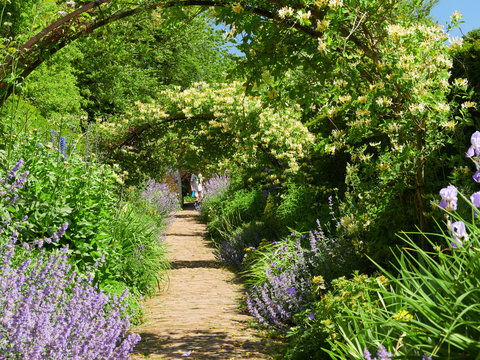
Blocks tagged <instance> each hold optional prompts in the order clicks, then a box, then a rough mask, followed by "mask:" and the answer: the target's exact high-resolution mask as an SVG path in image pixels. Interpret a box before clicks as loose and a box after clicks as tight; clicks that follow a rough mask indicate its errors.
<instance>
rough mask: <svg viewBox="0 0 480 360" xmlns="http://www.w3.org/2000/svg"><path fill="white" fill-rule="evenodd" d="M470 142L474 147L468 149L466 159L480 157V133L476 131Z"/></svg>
mask: <svg viewBox="0 0 480 360" xmlns="http://www.w3.org/2000/svg"><path fill="white" fill-rule="evenodd" d="M470 142H471V143H472V146H470V147H469V148H468V150H467V155H466V157H468V158H470V157H472V156H474V155H477V156H478V155H480V131H475V132H474V133H473V135H472V137H471V138H470Z"/></svg>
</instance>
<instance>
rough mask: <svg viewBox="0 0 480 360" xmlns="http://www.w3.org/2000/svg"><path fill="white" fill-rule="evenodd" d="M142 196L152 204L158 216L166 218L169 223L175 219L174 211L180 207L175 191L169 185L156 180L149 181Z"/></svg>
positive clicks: (149, 204)
mask: <svg viewBox="0 0 480 360" xmlns="http://www.w3.org/2000/svg"><path fill="white" fill-rule="evenodd" d="M141 198H142V199H143V200H144V201H145V202H146V203H147V204H148V206H151V208H152V209H153V210H154V212H155V215H156V216H158V217H159V218H162V219H166V220H167V223H168V222H170V221H171V220H172V219H173V213H174V212H175V211H177V210H178V209H179V207H180V205H179V202H178V199H177V197H176V195H175V193H174V192H172V191H171V190H170V189H169V187H168V185H167V184H159V183H156V182H155V181H154V180H149V181H148V182H147V184H146V187H145V190H144V191H143V192H142V193H141Z"/></svg>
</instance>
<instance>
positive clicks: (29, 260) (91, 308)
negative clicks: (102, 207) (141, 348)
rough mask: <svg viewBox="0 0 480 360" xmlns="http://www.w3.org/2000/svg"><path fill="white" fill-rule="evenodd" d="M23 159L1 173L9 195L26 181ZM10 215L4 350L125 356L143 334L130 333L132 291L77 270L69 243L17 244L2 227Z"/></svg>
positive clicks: (3, 290)
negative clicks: (112, 288)
mask: <svg viewBox="0 0 480 360" xmlns="http://www.w3.org/2000/svg"><path fill="white" fill-rule="evenodd" d="M22 165H23V160H21V161H19V162H18V163H17V164H16V165H15V166H14V167H13V168H12V170H10V171H9V172H8V173H7V176H6V179H0V184H1V185H2V187H3V190H2V192H3V193H4V194H3V195H4V196H7V197H8V196H9V195H11V194H10V193H9V191H10V192H11V193H15V194H16V193H17V191H18V188H19V187H21V186H22V184H23V183H24V182H25V179H26V176H27V175H28V173H27V172H25V173H22V174H18V171H19V169H20V168H21V167H22ZM17 175H19V176H17ZM10 182H12V183H11V184H10ZM4 200H5V199H4ZM12 200H13V201H15V200H16V197H13V199H12ZM12 200H10V201H12ZM24 220H26V217H25V218H24ZM9 221H10V219H9V218H7V219H6V220H4V221H3V224H2V242H1V243H2V245H1V246H0V329H1V330H0V348H1V349H2V353H3V355H6V358H9V359H10V358H12V359H13V358H21V359H32V360H37V359H38V360H41V359H46V358H49V359H50V358H51V359H60V358H62V359H63V358H71V359H80V358H85V359H94V358H95V359H97V358H98V359H100V358H101V359H112V360H113V359H127V358H128V357H129V354H130V353H131V351H132V350H133V347H134V346H135V344H136V343H137V342H138V341H139V340H140V337H139V335H137V334H134V333H128V329H129V327H130V323H129V318H128V316H126V315H125V314H124V313H125V308H126V306H127V299H128V293H127V292H124V294H122V296H120V297H117V296H113V297H112V296H110V295H107V294H105V293H104V292H103V291H102V290H99V289H98V286H97V285H93V283H92V280H93V275H90V276H88V277H87V278H85V276H81V275H80V274H78V273H77V272H75V271H73V270H72V268H71V265H70V264H69V261H68V259H67V255H68V247H64V248H63V249H61V250H60V251H58V252H53V253H51V254H50V255H47V254H46V252H45V250H44V249H42V246H43V244H44V240H37V241H36V242H34V245H35V247H30V246H29V245H28V244H27V243H24V244H23V247H22V246H18V244H17V243H18V232H17V231H16V230H15V231H13V232H12V233H11V235H10V236H6V235H5V234H4V232H3V230H4V229H5V227H6V226H7V224H8V222H9ZM67 227H68V223H65V224H63V225H62V226H61V228H60V229H59V230H58V231H57V232H55V233H54V234H53V236H52V237H51V238H48V239H46V240H45V241H46V242H56V241H58V240H59V239H60V238H61V237H62V236H63V235H64V233H65V231H66V230H67ZM37 248H38V249H41V250H40V252H39V253H38V250H37ZM19 251H22V253H21V254H20V255H19V256H16V254H17V253H18V252H19Z"/></svg>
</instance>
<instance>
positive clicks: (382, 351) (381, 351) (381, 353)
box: [363, 345, 392, 360]
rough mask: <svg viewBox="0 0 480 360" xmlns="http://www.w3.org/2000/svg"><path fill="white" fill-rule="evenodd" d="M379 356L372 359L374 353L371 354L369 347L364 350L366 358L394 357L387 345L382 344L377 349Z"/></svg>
mask: <svg viewBox="0 0 480 360" xmlns="http://www.w3.org/2000/svg"><path fill="white" fill-rule="evenodd" d="M377 356H378V357H376V358H373V359H372V354H370V351H368V349H367V348H365V350H364V351H363V358H364V359H365V360H391V359H392V353H391V352H388V351H387V349H386V348H385V346H383V345H380V346H379V347H378V350H377Z"/></svg>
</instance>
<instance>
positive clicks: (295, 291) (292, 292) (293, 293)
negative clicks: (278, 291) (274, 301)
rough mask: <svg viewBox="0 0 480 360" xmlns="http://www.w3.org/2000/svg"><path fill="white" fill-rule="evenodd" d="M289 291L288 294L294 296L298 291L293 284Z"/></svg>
mask: <svg viewBox="0 0 480 360" xmlns="http://www.w3.org/2000/svg"><path fill="white" fill-rule="evenodd" d="M287 293H288V295H290V296H293V295H295V294H296V293H297V290H296V289H295V288H294V287H293V286H292V287H289V288H288V289H287Z"/></svg>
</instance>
